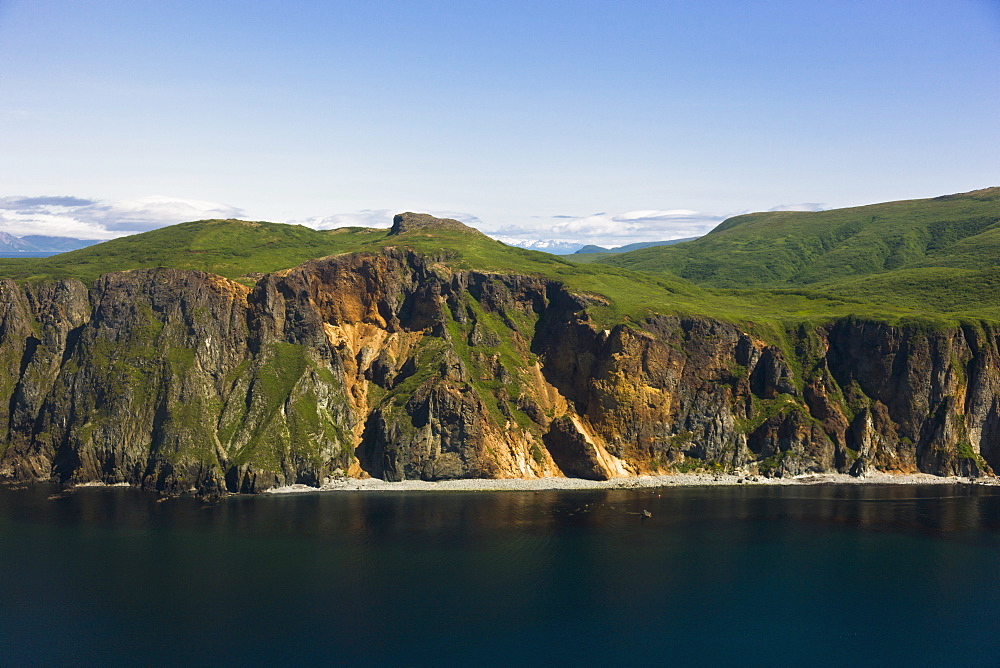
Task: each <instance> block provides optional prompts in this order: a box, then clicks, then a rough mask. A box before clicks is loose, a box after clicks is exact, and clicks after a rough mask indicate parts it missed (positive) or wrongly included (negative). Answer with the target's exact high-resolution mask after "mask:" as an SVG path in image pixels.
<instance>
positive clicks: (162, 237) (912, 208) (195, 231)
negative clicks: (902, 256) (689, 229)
mask: <svg viewBox="0 0 1000 668" xmlns="http://www.w3.org/2000/svg"><path fill="white" fill-rule="evenodd" d="M998 198H1000V189H993V190H991V191H980V193H974V194H971V195H962V196H955V197H952V198H939V199H937V200H920V201H915V202H897V203H891V204H886V205H874V206H872V207H859V208H857V209H844V210H840V211H830V212H822V213H820V214H788V213H783V214H755V215H751V216H741V217H738V218H735V219H731V220H730V221H727V222H726V223H724V224H723V225H722V226H720V228H719V229H717V230H716V231H715V232H713V233H712V234H711V235H709V237H714V239H710V238H708V237H704V238H702V239H698V240H695V241H689V242H687V243H685V244H681V245H678V246H666V247H656V248H648V249H643V250H639V251H633V252H631V253H627V254H623V255H616V256H613V257H612V258H611V259H609V260H608V261H609V262H612V261H613V262H615V263H616V264H617V263H618V262H619V261H620V260H627V261H624V262H621V264H624V265H626V266H624V267H621V266H613V265H611V264H604V263H588V264H580V263H577V262H575V261H570V260H568V259H566V258H562V257H558V256H554V255H551V254H548V253H543V252H539V251H531V250H525V249H521V248H515V247H512V246H507V245H505V244H503V243H501V242H499V241H496V240H494V239H491V238H489V237H487V236H486V235H484V234H482V233H480V232H478V231H476V230H474V229H472V228H469V227H466V226H464V225H462V224H461V223H458V222H457V221H443V220H438V219H433V218H430V217H427V216H421V215H417V214H403V215H402V216H400V217H398V218H405V220H407V221H409V223H411V224H407V225H397V226H396V227H394V228H393V229H392V230H386V229H368V228H341V229H337V230H324V231H318V230H313V229H310V228H306V227H302V226H297V225H284V224H278V223H266V222H249V221H241V220H205V221H196V222H191V223H183V224H180V225H174V226H171V227H166V228H162V229H158V230H154V231H151V232H146V233H144V234H137V235H134V236H130V237H124V238H121V239H116V240H113V241H107V242H104V243H101V244H98V245H96V246H91V247H88V248H84V249H80V250H76V251H72V252H68V253H63V254H61V255H58V256H54V257H50V258H18V259H4V260H0V277H6V278H12V279H15V280H17V281H29V282H37V281H43V280H50V279H59V278H77V279H80V280H82V281H84V282H85V283H87V284H92V283H93V281H94V280H96V279H97V277H98V276H100V275H101V274H104V273H108V272H112V271H123V270H129V269H139V268H150V267H173V268H178V269H197V270H201V271H207V272H212V273H216V274H219V275H222V276H225V277H228V278H231V279H234V280H238V281H240V282H243V283H244V284H248V285H250V284H253V282H254V281H255V280H256V279H257V277H258V274H261V273H267V272H273V271H278V270H282V269H288V268H291V267H294V266H296V265H299V264H301V263H303V262H306V261H308V260H311V259H314V258H320V257H325V256H328V255H337V254H342V253H352V252H360V251H372V252H374V251H379V250H381V249H383V248H387V247H400V248H410V249H413V250H415V251H417V252H420V253H423V254H427V255H432V256H434V257H435V258H437V259H438V264H439V266H441V268H442V270H445V271H451V270H462V269H465V270H468V269H476V270H480V271H486V272H497V273H519V274H526V275H534V276H545V277H548V278H552V279H555V280H558V281H560V282H562V283H564V284H566V285H567V286H568V287H569V288H570V289H571V290H574V291H576V292H578V293H581V294H585V295H592V296H593V299H592V305H591V307H589V309H588V311H589V312H590V313H591V315H592V317H594V319H595V320H596V321H598V322H600V323H606V324H608V325H611V324H614V323H618V322H622V321H628V320H629V319H632V320H636V319H641V318H644V317H645V316H646V315H648V314H650V313H653V312H656V313H680V314H697V315H705V316H711V317H717V318H722V319H725V320H729V321H732V322H742V323H747V324H748V325H752V326H755V327H756V326H760V327H764V328H766V329H768V330H769V331H778V330H780V329H782V328H783V327H784V326H785V325H787V324H788V323H790V322H791V323H795V322H803V321H822V320H827V319H831V318H836V317H841V316H846V315H854V316H859V317H866V318H877V319H879V320H886V321H899V320H904V319H912V318H923V319H930V320H933V321H935V322H945V321H947V322H956V321H958V320H962V319H968V318H973V319H980V318H989V319H997V320H1000V301H998V300H997V299H995V298H994V295H996V294H997V292H996V291H994V290H992V289H988V290H986V289H984V287H983V286H991V285H994V284H996V285H998V286H1000V271H998V270H997V269H995V268H993V267H992V265H991V264H990V251H989V249H988V247H987V244H986V241H987V240H989V239H991V238H993V237H994V236H995V235H996V234H1000V232H997V231H996V230H995V229H994V226H995V225H996V219H997V212H998V209H1000V206H998ZM862 211H864V213H859V212H862ZM991 215H992V216H993V217H992V218H991V217H990V216H991ZM879 216H882V217H884V218H886V219H887V220H889V221H890V223H891V225H889V226H888V227H889V228H891V229H892V230H895V232H894V234H897V236H898V237H900V238H903V237H905V238H906V239H910V240H911V242H912V243H910V244H909V245H906V248H911V247H912V248H914V249H917V250H916V251H914V252H913V253H912V254H911V255H912V260H911V263H915V266H913V267H909V268H907V269H905V271H904V270H895V271H887V270H886V269H885V267H886V262H884V261H883V262H881V263H878V262H873V264H872V265H871V266H870V267H869V266H867V265H865V266H862V264H861V263H860V262H856V263H855V264H853V265H850V266H849V267H847V268H845V267H842V266H839V265H834V268H833V269H831V270H829V271H827V274H837V271H834V269H836V270H839V271H840V274H846V278H845V277H843V276H842V277H841V278H840V279H839V280H840V281H841V282H840V283H837V282H836V281H831V280H825V281H821V280H818V279H819V278H821V277H822V274H821V273H820V272H818V271H817V269H816V267H817V266H830V265H831V263H832V262H833V260H832V259H831V258H836V257H841V256H843V255H844V254H845V253H847V251H848V250H849V249H850V248H855V249H858V248H859V246H858V244H860V241H859V240H860V239H867V240H869V241H868V243H869V244H872V245H874V244H875V243H876V241H878V240H881V241H879V243H882V244H883V245H885V244H888V243H890V242H886V241H885V236H884V235H880V234H879V233H878V231H879V230H881V229H882V227H879V226H877V225H875V224H874V223H872V219H873V218H877V217H879ZM858 220H862V223H863V222H864V221H865V220H867V224H860V223H857V221H858ZM803 221H804V222H803ZM831 221H832V222H831ZM852 221H853V222H852ZM800 222H801V223H802V224H799V223H800ZM876 222H877V221H876ZM851 225H854V226H855V227H857V228H858V229H856V230H855V231H854V233H853V235H850V236H845V233H844V232H843V229H844V228H845V227H846V226H851ZM873 226H874V227H873ZM831 227H832V228H834V229H833V231H830V229H829V228H831ZM876 228H877V229H876ZM753 230H757V234H758V236H759V237H760V238H759V239H758V240H757V242H756V243H757V244H758V246H759V247H760V248H765V249H770V250H761V249H760V248H757V247H754V243H755V242H754V241H753V240H752V236H753V235H752V234H750V232H752V231H753ZM970 230H971V231H972V232H975V234H973V233H970ZM779 233H780V234H779ZM824 235H825V236H824ZM831 238H837V239H840V241H839V242H838V243H837V244H834V243H827V242H828V241H829V239H831ZM853 238H857V239H859V240H856V241H851V239H853ZM977 238H979V240H980V241H979V242H978V243H977V242H976V239H977ZM727 239H729V240H730V241H726V240H727ZM723 242H725V243H723ZM824 243H827V245H826V246H824V245H823V244H824ZM899 245H900V244H897V246H899ZM736 247H740V249H739V250H734V248H736ZM692 248H695V249H699V248H700V249H702V250H701V251H697V250H694V251H692V250H690V249H692ZM777 248H781V249H782V250H781V251H780V252H779V251H777V250H775V249H777ZM802 248H814V249H815V248H818V249H820V250H816V251H813V252H811V253H802V252H798V250H801V249H802ZM860 250H864V249H860ZM869 250H870V249H869ZM917 251H919V252H917ZM900 252H902V251H900ZM856 255H858V256H861V255H864V257H869V258H871V257H874V256H877V255H878V253H867V254H862V253H860V252H858V253H856ZM764 257H772V261H771V263H770V265H767V264H766V263H764V260H763V258H764ZM967 257H973V258H975V261H976V262H978V263H979V264H978V265H975V264H969V263H967V264H966V265H964V266H958V265H960V264H961V263H962V262H964V261H965V260H964V259H963V258H967ZM993 257H997V256H996V255H995V254H994V256H993ZM643 258H645V259H643ZM752 258H756V262H752V261H751V259H752ZM775 258H777V259H775ZM806 258H809V260H808V261H807V260H806ZM779 259H780V260H781V262H779V261H778V260H779ZM932 260H933V261H936V262H941V263H944V262H952V263H954V266H953V265H943V266H934V267H926V266H922V265H920V264H919V263H920V262H929V261H932ZM709 262H711V263H713V264H712V266H713V267H715V271H714V273H713V274H711V275H710V276H709V277H708V279H706V278H705V276H704V275H703V274H699V273H698V272H691V271H685V267H688V268H690V267H696V266H702V267H704V266H708V264H709ZM699 263H700V264H699ZM824 263H825V264H824ZM761 264H764V267H765V268H766V267H768V266H771V267H780V268H782V271H778V270H777V269H774V268H772V269H768V270H767V271H770V272H771V274H766V272H765V274H766V276H767V277H768V278H771V280H770V281H764V280H762V276H763V275H764V274H761V271H762V270H761V267H760V266H759V265H761ZM674 267H677V271H678V273H680V274H682V276H681V277H678V276H677V275H674V274H673V273H671V268H674ZM872 267H874V269H872ZM755 269H756V270H759V271H758V273H757V274H754V273H753V270H755ZM861 269H864V270H865V271H868V273H869V275H867V276H864V275H863V274H861ZM876 270H880V271H881V272H882V273H879V274H871V272H872V271H876ZM810 272H812V273H811V274H810ZM772 274H774V275H781V276H787V278H785V279H784V280H778V279H775V278H774V277H773V276H772ZM804 275H815V276H816V279H817V280H814V281H807V280H804V279H802V278H801V277H802V276H804ZM740 276H744V279H743V280H742V281H741V280H738V277H740ZM746 276H750V277H751V278H749V279H748V278H746ZM753 276H757V278H756V280H753V278H752V277H753ZM858 276H863V277H862V278H858ZM876 278H877V280H875V279H876ZM699 283H700V285H699ZM739 285H745V286H748V287H750V288H751V289H734V287H733V286H739ZM775 325H779V326H778V327H775Z"/></svg>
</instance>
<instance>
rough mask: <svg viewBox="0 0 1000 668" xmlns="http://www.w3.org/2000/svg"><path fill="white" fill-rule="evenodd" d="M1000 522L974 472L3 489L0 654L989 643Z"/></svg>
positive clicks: (950, 655)
mask: <svg viewBox="0 0 1000 668" xmlns="http://www.w3.org/2000/svg"><path fill="white" fill-rule="evenodd" d="M644 511H646V512H645V513H644ZM647 515H648V516H647ZM998 523H1000V490H998V489H996V488H989V487H976V486H933V487H930V486H927V487H917V486H912V487H911V486H884V487H875V486H815V487H805V486H803V487H712V488H664V489H636V490H587V491H580V490H574V491H545V492H408V493H397V492H374V493H373V492H337V493H323V494H301V495H263V496H256V497H233V498H228V499H225V500H223V501H220V502H216V503H204V502H202V501H200V500H197V499H191V498H181V499H167V500H163V499H160V498H158V497H157V496H155V495H151V494H144V493H141V492H138V491H135V490H130V489H121V488H114V489H106V488H105V489H101V488H85V489H78V490H76V491H73V492H70V493H65V492H61V491H60V490H58V489H55V488H49V487H46V486H30V487H26V488H22V489H15V488H9V487H8V488H3V487H0V614H2V615H3V617H2V623H0V663H2V664H11V663H13V664H18V663H43V664H50V663H70V664H98V663H107V662H112V663H123V662H124V663H132V662H137V661H129V660H127V659H126V660H123V659H122V657H133V658H137V657H142V658H143V660H145V661H152V662H155V663H171V664H175V663H184V662H191V663H195V664H204V663H209V662H212V663H215V662H226V663H250V664H257V663H264V662H277V661H282V662H289V661H301V662H305V661H310V662H313V661H318V660H323V661H325V662H330V661H334V662H341V663H350V664H385V663H390V664H407V665H412V664H421V663H459V662H461V663H476V664H484V663H485V664H509V663H511V662H514V661H517V662H519V663H524V662H525V661H527V662H528V663H546V664H572V663H586V664H590V663H600V662H611V661H618V662H620V661H622V660H623V659H622V657H628V661H629V662H632V663H657V664H658V663H662V662H663V659H664V657H667V656H669V657H671V659H672V660H674V661H677V662H680V663H701V664H717V663H722V662H731V661H732V662H739V663H740V664H741V665H743V664H746V663H755V662H756V663H767V664H772V663H774V661H773V659H774V658H775V654H774V651H775V643H776V642H779V640H780V643H779V644H780V648H781V651H782V652H784V653H785V654H784V655H786V656H790V657H800V658H801V657H803V656H807V655H808V656H809V657H810V659H809V660H810V662H811V663H818V664H823V663H826V664H829V665H836V664H841V665H842V664H843V663H845V662H850V661H851V660H853V659H855V658H856V655H855V654H854V650H853V649H852V648H854V647H856V646H859V645H863V646H865V647H866V648H867V649H866V651H869V652H871V654H870V655H871V656H883V657H884V656H893V657H895V658H897V659H900V661H897V662H896V663H902V662H903V661H902V659H901V657H908V658H909V659H910V660H914V661H917V663H925V664H926V663H931V664H933V663H941V662H948V663H959V662H965V663H973V664H974V663H977V662H978V663H982V661H978V659H979V658H981V657H982V656H984V655H983V654H982V652H983V651H984V648H985V647H986V646H987V645H990V646H992V645H997V644H998V643H997V642H994V641H993V640H992V639H993V638H994V637H997V634H996V633H994V632H995V631H1000V580H998V578H997V576H996V574H995V572H994V571H995V569H994V567H993V564H994V562H995V555H996V553H997V548H998V547H1000V531H998V529H1000V524H998ZM970 592H975V597H974V598H973V599H970ZM928 602H932V604H929V603H928ZM928 628H932V629H937V631H936V632H935V633H933V634H928V633H926V632H925V630H926V629H928ZM969 628H975V629H977V630H978V632H977V634H975V635H970V634H968V633H967V632H966V631H967V629H969ZM983 638H986V640H983ZM943 639H945V640H946V642H945V640H943ZM984 643H985V644H984ZM996 649H1000V648H996ZM879 652H882V653H883V654H879ZM945 660H947V661H945ZM786 663H787V662H786ZM791 663H796V661H792V662H791Z"/></svg>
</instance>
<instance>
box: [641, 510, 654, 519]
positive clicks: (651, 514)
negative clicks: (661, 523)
mask: <svg viewBox="0 0 1000 668" xmlns="http://www.w3.org/2000/svg"><path fill="white" fill-rule="evenodd" d="M642 516H643V517H652V516H653V513H651V512H649V511H648V510H643V511H642Z"/></svg>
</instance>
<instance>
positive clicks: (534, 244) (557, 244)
mask: <svg viewBox="0 0 1000 668" xmlns="http://www.w3.org/2000/svg"><path fill="white" fill-rule="evenodd" d="M697 238H698V237H688V238H686V239H671V240H670V241H640V242H638V243H634V244H628V245H626V246H618V247H617V248H605V247H604V246H594V245H589V246H588V245H584V244H581V243H574V242H571V241H555V240H553V239H547V240H543V239H539V240H537V241H515V242H506V243H507V244H508V245H509V246H516V247H518V248H527V249H529V250H537V251H542V252H543V253H552V254H553V255H579V254H584V255H587V254H590V253H627V252H629V251H633V250H638V249H640V248H649V247H651V246H670V245H672V244H678V243H680V242H682V241H691V240H692V239H697Z"/></svg>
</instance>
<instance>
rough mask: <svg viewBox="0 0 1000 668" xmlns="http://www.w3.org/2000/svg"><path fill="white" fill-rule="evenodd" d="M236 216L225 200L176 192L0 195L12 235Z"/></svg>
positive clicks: (96, 232) (85, 232) (129, 228)
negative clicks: (111, 196) (112, 196)
mask: <svg viewBox="0 0 1000 668" xmlns="http://www.w3.org/2000/svg"><path fill="white" fill-rule="evenodd" d="M242 217H243V211H242V209H238V208H236V207H233V206H229V205H227V204H220V203H218V202H206V201H203V200H193V199H180V198H176V197H162V196H154V197H144V198H141V199H134V200H117V201H106V200H91V199H83V198H79V197H65V196H57V197H0V231H3V232H7V233H8V234H13V235H14V236H24V235H28V234H41V235H46V236H56V237H75V238H78V239H113V238H115V237H121V236H125V235H128V234H135V233H136V232H145V231H148V230H152V229H156V228H158V227H164V226H165V225H173V224H175V223H183V222H186V221H189V220H203V219H208V218H242Z"/></svg>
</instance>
